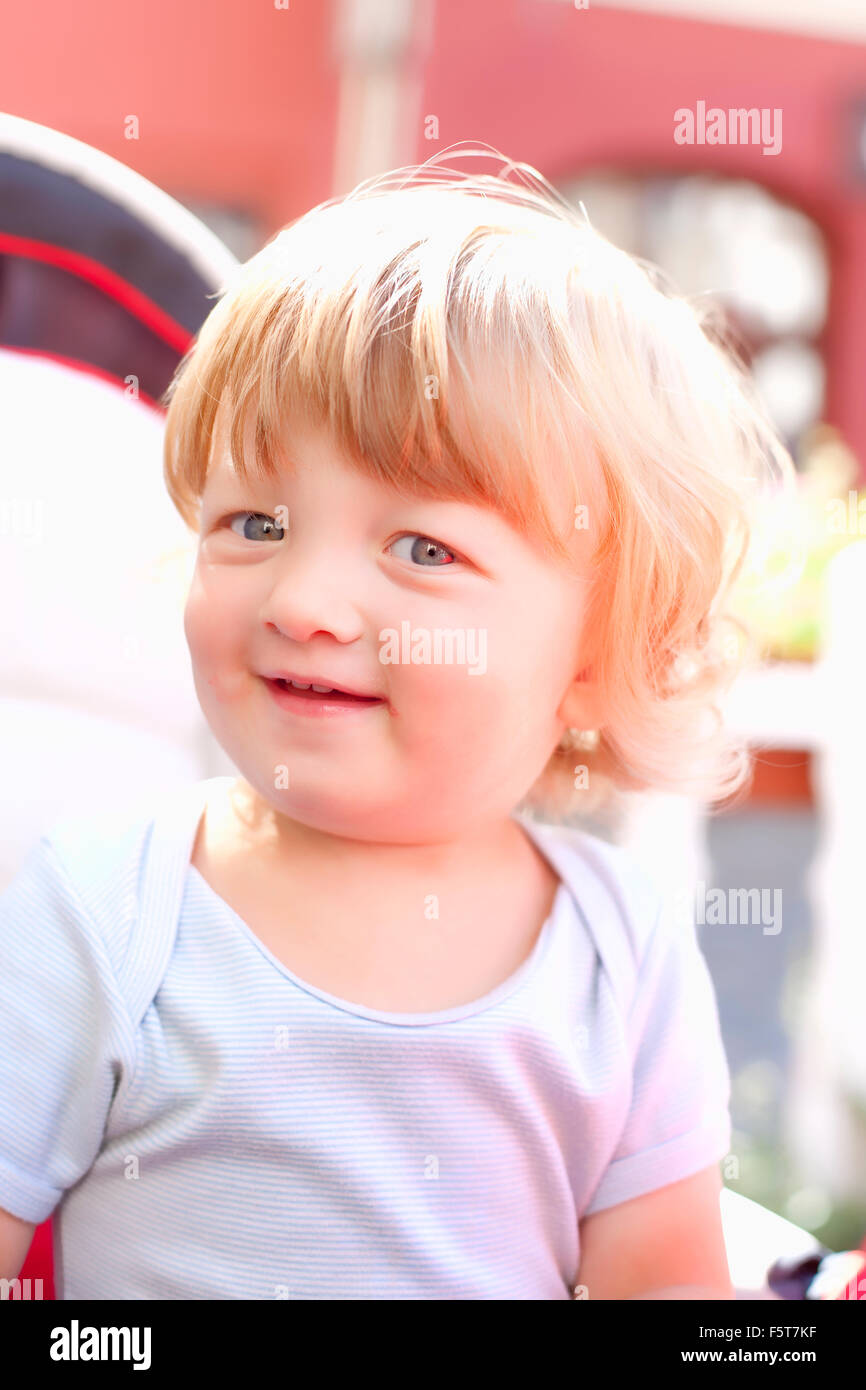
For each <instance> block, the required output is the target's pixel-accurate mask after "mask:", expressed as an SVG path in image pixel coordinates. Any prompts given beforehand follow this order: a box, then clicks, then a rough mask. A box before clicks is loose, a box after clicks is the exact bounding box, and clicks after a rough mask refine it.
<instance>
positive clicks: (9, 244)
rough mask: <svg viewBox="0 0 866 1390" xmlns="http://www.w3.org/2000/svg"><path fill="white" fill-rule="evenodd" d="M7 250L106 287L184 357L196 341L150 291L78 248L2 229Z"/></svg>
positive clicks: (0, 241)
mask: <svg viewBox="0 0 866 1390" xmlns="http://www.w3.org/2000/svg"><path fill="white" fill-rule="evenodd" d="M3 253H5V254H6V255H11V256H23V257H24V258H25V259H28V260H32V261H45V262H46V264H47V265H53V266H56V267H57V268H58V270H65V271H68V273H69V274H70V275H77V276H78V278H79V279H80V280H87V281H88V282H89V283H90V284H91V285H95V286H96V287H97V288H98V289H100V290H102V292H103V294H107V295H108V296H109V298H111V299H115V300H116V301H117V303H118V304H120V305H122V306H123V308H124V309H126V310H127V312H128V313H130V314H132V315H133V317H134V318H137V319H138V320H139V321H140V322H141V323H143V324H145V325H146V326H147V327H148V328H149V329H151V331H152V332H154V333H155V334H156V335H157V337H159V338H162V340H163V342H166V343H168V344H169V345H170V346H171V347H173V348H174V349H175V350H176V351H177V352H178V353H179V354H180V355H181V356H182V355H183V353H185V352H186V350H187V348H188V347H189V345H190V343H191V342H192V340H193V337H194V335H193V334H192V333H190V332H189V330H188V329H186V328H184V327H183V326H182V324H179V323H178V322H177V320H176V319H173V318H172V317H171V315H170V314H167V313H166V312H165V310H164V309H160V307H159V305H158V304H154V302H153V300H152V299H149V298H148V296H147V295H146V294H142V293H141V291H140V290H137V289H135V288H134V286H132V285H130V284H129V282H128V281H127V280H124V279H123V277H122V276H121V275H116V274H115V273H114V271H113V270H109V269H108V267H107V266H104V265H101V264H100V262H99V261H94V260H93V259H92V258H91V257H90V256H82V255H81V253H80V252H78V251H69V250H67V248H66V247H65V246H55V245H53V244H52V243H50V242H44V241H33V240H32V239H31V238H29V237H20V236H10V235H9V234H8V233H7V232H0V254H3Z"/></svg>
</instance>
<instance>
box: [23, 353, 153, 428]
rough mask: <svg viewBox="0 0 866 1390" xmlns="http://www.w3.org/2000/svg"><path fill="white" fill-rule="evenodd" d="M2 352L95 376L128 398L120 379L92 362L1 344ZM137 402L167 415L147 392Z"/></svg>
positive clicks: (139, 395) (139, 392)
mask: <svg viewBox="0 0 866 1390" xmlns="http://www.w3.org/2000/svg"><path fill="white" fill-rule="evenodd" d="M0 352H14V353H16V354H17V355H18V356H19V357H41V358H44V360H45V361H46V362H57V363H58V364H59V365H60V366H61V367H68V368H69V370H70V371H73V372H82V373H83V374H84V375H85V376H95V377H97V378H98V379H99V380H100V381H105V382H107V383H108V385H109V386H116V387H117V389H118V391H122V392H123V394H124V396H126V395H127V394H128V393H127V390H126V387H125V385H124V383H123V382H122V381H121V380H120V377H117V376H114V375H113V373H111V372H106V371H105V370H104V369H103V368H102V367H95V366H94V365H93V363H92V362H80V361H79V360H78V359H77V358H75V357H62V356H61V355H60V353H58V352H45V351H44V349H43V348H25V347H16V346H15V345H14V344H11V343H0ZM136 399H137V400H140V401H143V402H144V404H145V405H149V406H150V407H151V409H152V410H155V411H156V412H157V414H158V415H163V416H164V415H165V413H166V412H165V407H164V406H162V405H160V403H159V401H156V400H154V399H153V397H152V396H149V395H148V394H147V392H146V391H142V389H141V387H139V390H138V396H137V397H136Z"/></svg>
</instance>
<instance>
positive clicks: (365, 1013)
mask: <svg viewBox="0 0 866 1390" xmlns="http://www.w3.org/2000/svg"><path fill="white" fill-rule="evenodd" d="M234 780H235V778H234V776H226V777H220V778H209V779H207V780H206V782H204V783H202V784H201V786H202V793H203V794H202V799H201V802H200V803H199V805H198V811H197V813H196V815H195V821H194V825H193V837H191V838H190V844H189V852H190V854H191V853H192V844H193V838H194V835H195V831H196V829H197V828H198V825H199V821H200V819H201V816H202V814H203V812H204V809H205V806H206V804H207V789H208V788H209V787H211V786H212V785H213V784H214V782H217V781H221V782H233V781H234ZM513 819H514V820H515V821H516V822H517V824H518V825H520V826H521V827H522V828H523V831H524V834H526V835H527V836H528V837H529V839H530V840H531V841H532V842H533V843H534V844H535V846H536V847H537V849H538V850H539V851H540V852H541V853H542V854H543V855H544V857H545V859H546V860H547V862H548V863H549V864H550V866H551V868H552V869H553V871H554V873H555V874H556V876H557V878H558V880H559V882H558V885H557V888H556V893H555V895H554V899H553V903H552V905H551V909H550V912H549V914H548V916H547V918H546V920H545V922H544V924H543V926H542V928H541V931H540V932H539V934H538V936H537V938H536V941H535V945H534V946H533V948H532V951H531V952H530V954H529V955H528V956H527V958H526V960H525V961H523V963H522V964H521V965H519V966H518V967H517V969H516V970H515V971H513V973H512V974H511V975H509V977H508V979H507V980H503V981H502V983H501V984H500V985H497V986H496V987H495V988H494V989H492V990H488V992H487V993H486V994H484V995H481V996H480V997H479V998H478V999H470V1000H468V1001H467V1003H465V1004H457V1005H455V1007H454V1008H451V1009H437V1010H434V1011H432V1012H426V1013H405V1012H399V1013H394V1012H391V1011H388V1010H383V1009H373V1008H368V1007H367V1006H366V1005H364V1004H359V1003H356V1002H354V1001H353V1000H349V999H342V998H340V996H339V995H336V994H329V993H328V991H327V990H323V989H319V988H318V986H317V985H312V984H310V983H309V981H307V980H303V979H302V978H301V977H300V975H296V974H295V972H294V971H293V970H290V969H289V968H288V966H287V965H285V964H284V963H283V961H281V960H280V959H279V957H277V956H275V955H274V953H273V951H271V950H270V949H269V948H268V947H267V946H266V945H265V943H264V942H263V941H262V940H261V939H260V937H258V936H257V935H256V933H255V932H254V931H253V929H252V927H250V926H249V924H248V923H247V922H245V921H244V919H243V917H241V916H240V914H239V913H237V912H235V910H234V908H233V907H232V906H231V904H230V903H227V902H226V900H225V898H223V897H221V896H220V894H219V893H217V891H216V889H215V888H212V887H211V885H210V884H209V883H208V881H207V879H206V878H205V877H204V875H203V874H202V873H200V872H199V870H198V869H197V868H196V867H195V865H194V864H193V863H191V862H188V863H187V874H188V877H189V878H191V879H192V880H193V881H194V882H196V883H197V884H198V885H199V891H200V892H203V893H204V894H205V895H206V896H207V897H209V898H210V899H211V900H212V901H213V900H214V899H216V901H217V902H218V903H219V904H220V907H221V908H222V910H223V911H224V912H225V913H227V914H228V916H229V917H230V919H231V920H232V922H233V923H234V924H235V926H237V927H238V928H239V929H240V930H241V931H242V933H243V935H244V936H245V937H246V938H247V940H248V941H250V942H251V943H252V944H253V945H254V946H255V947H256V948H257V950H258V951H259V952H260V953H261V954H262V955H263V956H264V957H265V959H266V960H268V961H269V962H270V963H271V965H272V966H273V967H274V969H275V970H277V971H278V973H279V974H281V975H283V976H284V977H285V978H286V979H289V980H291V981H292V983H293V984H295V985H297V987H298V988H299V989H302V990H303V991H304V992H305V993H306V994H310V995H312V996H313V997H314V998H316V999H320V1000H322V1001H323V1002H324V1003H326V1004H330V1005H331V1006H332V1007H334V1008H336V1009H341V1010H342V1011H343V1012H344V1013H350V1014H354V1015H355V1016H356V1017H358V1018H367V1019H370V1020H372V1021H373V1022H377V1023H390V1024H396V1025H398V1026H402V1027H426V1026H430V1025H434V1024H438V1023H456V1022H458V1021H459V1020H460V1019H464V1018H470V1017H473V1016H474V1015H476V1014H480V1013H484V1012H486V1011H487V1010H488V1009H491V1008H493V1007H494V1006H495V1005H497V1004H500V1003H502V1002H504V1000H506V999H507V998H509V997H510V996H511V995H512V994H514V993H515V992H516V991H517V990H518V989H519V988H520V986H521V985H523V984H525V983H528V981H529V979H530V978H531V977H532V976H533V975H534V974H535V973H536V971H537V970H538V969H539V968H540V967H541V964H542V962H543V960H544V958H545V956H546V955H547V952H548V949H549V946H550V943H551V940H552V938H553V934H554V930H555V927H556V923H557V921H558V920H559V918H560V916H561V914H562V913H563V912H565V910H566V900H567V898H568V894H569V889H568V885H567V884H566V883H565V881H564V880H563V878H562V875H561V873H560V871H559V868H558V866H557V865H556V864H555V863H554V862H553V860H552V858H551V856H550V854H549V852H548V849H547V845H546V840H545V836H544V833H543V830H541V829H540V828H539V826H538V825H536V824H534V823H533V822H532V821H530V820H529V819H528V818H527V817H525V816H520V815H514V814H513Z"/></svg>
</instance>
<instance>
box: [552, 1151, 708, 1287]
mask: <svg viewBox="0 0 866 1390" xmlns="http://www.w3.org/2000/svg"><path fill="white" fill-rule="evenodd" d="M721 1188H722V1180H721V1175H720V1172H719V1166H718V1164H717V1163H713V1164H711V1165H710V1167H709V1168H704V1169H703V1170H702V1171H701V1172H699V1173H695V1174H693V1176H692V1177H689V1178H683V1179H682V1181H680V1182H674V1183H670V1184H668V1186H667V1187H659V1188H657V1189H656V1190H655V1191H654V1192H648V1193H646V1194H645V1195H644V1196H642V1197H634V1198H632V1200H631V1201H629V1202H620V1203H619V1204H618V1205H617V1206H612V1207H606V1208H604V1209H603V1210H602V1211H597V1212H594V1213H593V1214H592V1216H587V1217H585V1218H584V1220H583V1221H582V1222H581V1223H580V1270H579V1272H578V1276H577V1283H578V1284H580V1285H582V1286H583V1287H584V1288H585V1289H586V1295H587V1296H588V1298H589V1299H590V1301H591V1300H592V1299H599V1298H600V1299H640V1298H672V1299H673V1298H678V1299H680V1298H681V1299H689V1298H694V1299H698V1298H707V1299H723V1298H727V1299H730V1298H733V1297H734V1291H733V1287H732V1285H731V1277H730V1273H729V1270H728V1259H727V1254H726V1251H725V1240H724V1233H723V1230H722V1217H721V1209H720V1206H719V1194H720V1192H721Z"/></svg>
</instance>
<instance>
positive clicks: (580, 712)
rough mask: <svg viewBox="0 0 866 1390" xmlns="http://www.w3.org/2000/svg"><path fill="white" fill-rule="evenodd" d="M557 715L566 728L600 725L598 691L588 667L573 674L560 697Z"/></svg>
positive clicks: (592, 727)
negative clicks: (577, 673) (573, 676)
mask: <svg viewBox="0 0 866 1390" xmlns="http://www.w3.org/2000/svg"><path fill="white" fill-rule="evenodd" d="M557 715H558V716H559V718H560V719H561V720H562V722H563V725H564V728H566V729H600V728H601V727H602V724H603V720H602V711H601V699H600V692H599V689H598V686H597V684H596V682H595V681H594V680H593V677H592V671H591V670H590V669H588V668H587V669H586V670H584V671H581V672H580V674H579V675H577V676H575V678H574V680H573V681H572V683H571V685H570V686H569V687H568V690H567V691H566V693H565V695H564V696H563V698H562V701H561V703H560V706H559V709H558V710H557Z"/></svg>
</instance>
